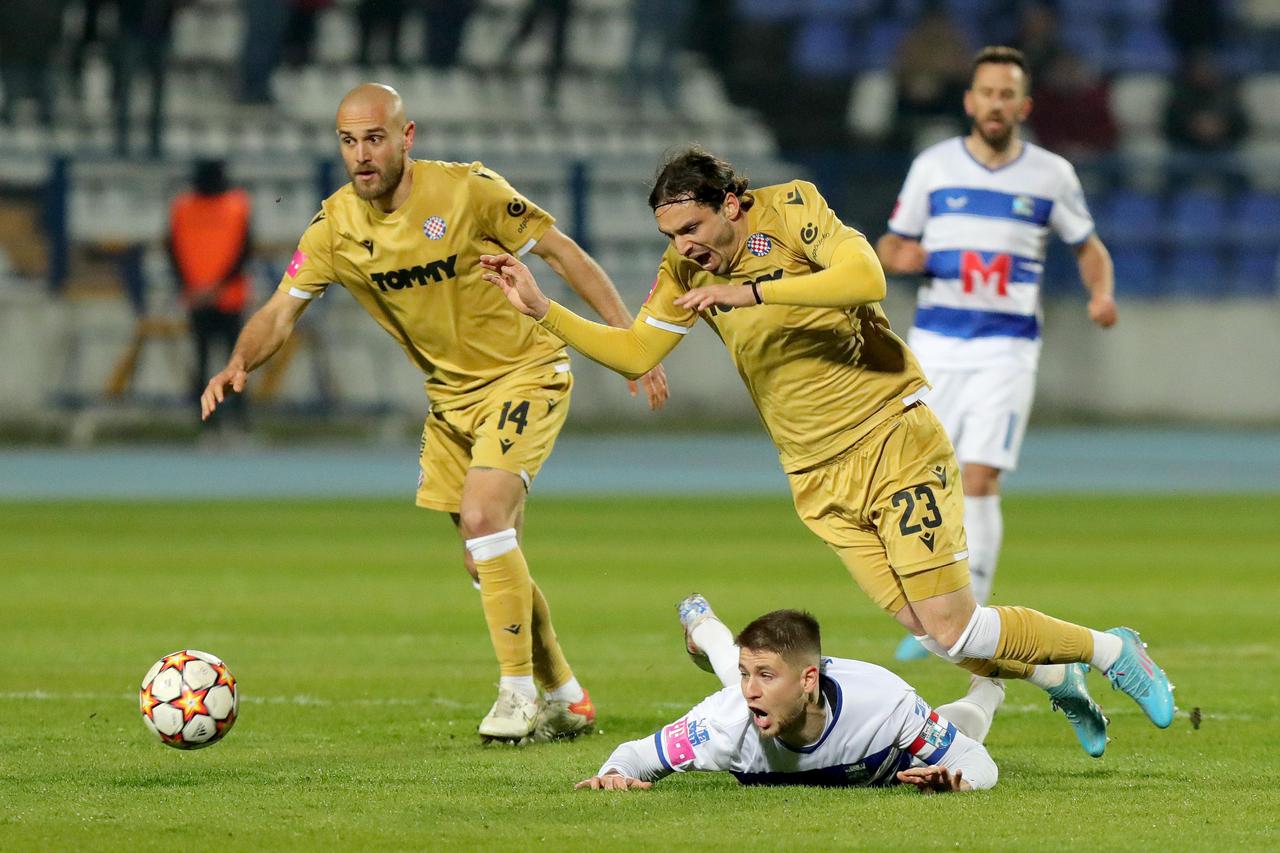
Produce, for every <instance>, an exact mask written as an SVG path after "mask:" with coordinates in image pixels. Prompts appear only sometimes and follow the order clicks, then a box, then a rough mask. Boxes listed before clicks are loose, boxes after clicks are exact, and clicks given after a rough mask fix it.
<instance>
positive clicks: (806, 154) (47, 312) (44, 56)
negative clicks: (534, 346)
mask: <svg viewBox="0 0 1280 853" xmlns="http://www.w3.org/2000/svg"><path fill="white" fill-rule="evenodd" d="M996 43H1004V44H1013V45H1015V46H1018V47H1020V48H1021V49H1022V50H1023V51H1024V52H1025V53H1026V54H1027V56H1028V58H1029V60H1030V63H1031V67H1032V71H1031V78H1032V83H1033V95H1034V100H1035V109H1034V111H1033V114H1032V117H1031V120H1030V122H1029V126H1028V127H1027V129H1026V130H1027V134H1028V136H1029V137H1030V138H1032V139H1034V140H1036V141H1038V142H1039V143H1040V144H1042V145H1044V146H1046V147H1048V148H1049V149H1051V150H1053V151H1056V152H1058V153H1061V154H1063V155H1064V156H1066V157H1067V158H1069V159H1070V160H1071V161H1072V162H1073V163H1074V164H1075V166H1076V168H1077V169H1078V171H1079V172H1080V174H1081V177H1082V179H1083V181H1084V184H1085V191H1086V194H1087V196H1088V199H1089V202H1090V206H1091V208H1092V210H1093V213H1094V215H1095V218H1096V219H1097V222H1098V230H1099V234H1100V235H1101V236H1102V238H1103V240H1104V241H1105V242H1106V243H1107V245H1108V247H1109V248H1110V249H1111V251H1112V254H1113V256H1114V259H1115V263H1116V271H1117V272H1116V276H1117V290H1118V298H1119V299H1120V303H1121V312H1122V314H1121V316H1122V321H1121V326H1120V327H1118V328H1117V330H1115V332H1114V333H1113V334H1112V335H1111V336H1110V337H1108V338H1107V339H1106V340H1105V341H1102V340H1101V339H1099V338H1097V337H1096V335H1095V334H1094V333H1092V332H1090V331H1089V330H1088V327H1087V324H1086V323H1084V321H1083V317H1082V315H1083V307H1082V301H1083V298H1082V293H1083V291H1082V290H1081V288H1080V285H1079V281H1078V278H1077V275H1076V271H1075V266H1074V262H1073V259H1072V258H1071V257H1070V256H1069V253H1067V252H1066V251H1065V250H1063V249H1062V248H1061V247H1057V248H1056V249H1055V251H1053V252H1052V253H1051V254H1050V257H1049V261H1048V263H1047V268H1046V275H1045V294H1046V299H1047V301H1048V303H1049V310H1048V312H1047V313H1048V314H1049V317H1048V325H1047V342H1046V358H1045V363H1044V368H1043V370H1042V393H1041V397H1040V400H1039V401H1038V403H1037V405H1038V406H1039V407H1040V412H1041V414H1042V415H1057V416H1060V417H1071V418H1077V419H1078V418H1083V419H1086V420H1089V419H1093V420H1098V419H1102V420H1106V419H1124V418H1141V419H1145V420H1158V421H1187V420H1191V421H1197V420H1199V421H1212V422H1221V421H1239V422H1249V423H1259V422H1261V423H1268V424H1275V423H1280V403H1277V402H1276V401H1275V397H1276V396H1277V395H1275V394H1266V393H1264V394H1261V395H1259V394H1257V393H1256V391H1257V390H1258V388H1259V387H1262V388H1263V389H1265V388H1267V387H1268V386H1269V387H1270V388H1272V389H1274V379H1273V378H1269V377H1270V372H1269V370H1268V369H1267V365H1269V364H1270V363H1272V362H1274V361H1275V360H1276V358H1277V356H1280V352H1278V351H1277V344H1276V343H1275V341H1274V339H1275V337H1276V336H1275V331H1276V325H1277V323H1276V321H1277V319H1280V312H1278V311H1277V306H1278V304H1280V300H1278V299H1277V256H1278V253H1280V237H1278V236H1277V234H1278V232H1277V227H1278V224H1280V2H1275V0H1220V2H1215V1H1214V0H1056V2H1051V0H537V2H528V1H527V0H5V2H3V3H0V89H2V95H0V365H2V366H0V431H3V434H4V435H9V436H13V437H21V438H29V437H32V436H34V437H38V438H52V439H55V440H70V441H93V440H95V439H100V438H102V437H104V436H111V435H113V434H127V435H130V436H134V437H136V436H138V435H145V434H147V433H148V432H149V431H156V432H159V433H161V434H164V435H169V434H172V433H173V432H174V431H177V432H178V433H180V434H181V433H182V432H183V431H186V430H190V431H194V430H195V429H196V425H195V418H194V409H193V408H192V407H191V405H190V402H189V401H190V394H191V387H192V385H193V384H202V383H203V377H204V376H205V375H207V373H209V372H211V370H213V369H216V366H217V365H218V364H220V363H221V359H223V358H225V355H226V346H227V344H228V342H229V340H231V339H232V338H233V336H234V333H235V330H236V329H237V328H238V322H239V319H240V318H241V317H242V316H243V315H244V313H245V312H246V311H248V310H251V308H252V306H253V305H254V304H255V303H256V302H257V301H259V300H261V299H262V298H264V297H265V295H266V294H268V293H269V292H270V290H271V289H272V288H273V287H274V285H275V283H276V281H277V280H278V278H279V274H280V271H281V270H282V269H283V266H284V263H285V262H286V260H287V258H288V256H289V254H290V253H291V252H292V250H293V247H294V245H295V242H296V239H297V237H298V235H299V234H300V233H301V231H302V229H303V228H304V227H305V225H306V223H307V222H308V221H309V219H310V218H311V216H312V215H313V214H314V212H315V210H316V209H317V206H318V204H319V201H320V199H322V198H323V197H324V196H325V195H327V194H328V193H329V192H331V191H332V190H334V189H335V188H337V187H338V186H339V185H341V183H342V182H343V181H344V179H345V176H344V174H343V172H342V168H341V165H340V162H339V161H338V158H337V157H336V145H335V141H334V136H333V129H332V127H333V126H332V122H333V112H334V108H335V105H336V103H337V100H338V98H339V97H340V96H341V94H342V93H343V92H345V91H346V90H347V89H348V88H350V87H351V86H352V85H354V84H355V83H357V82H360V81H363V80H367V79H375V80H380V81H384V82H387V83H390V84H392V85H394V86H396V87H397V88H398V89H399V90H400V91H401V92H402V94H403V95H404V97H405V101H406V105H407V107H408V111H409V114H410V116H411V117H412V118H415V119H416V120H417V121H418V126H419V138H418V145H417V148H416V149H415V153H416V154H417V155H418V156H421V157H436V158H441V159H455V160H466V161H470V160H475V159H480V160H484V161H485V162H486V163H487V164H488V165H489V166H491V167H492V168H494V169H496V170H498V171H500V172H502V173H503V174H505V175H506V176H507V177H508V178H510V179H511V180H512V182H513V183H515V185H516V186H517V187H519V188H520V189H521V190H522V191H523V192H525V193H526V194H527V195H529V196H530V197H531V198H533V199H534V200H535V201H537V202H538V203H540V204H541V205H543V206H544V207H546V208H547V209H548V210H550V211H551V212H552V213H553V214H555V215H556V216H557V217H558V218H559V219H560V222H561V225H562V226H563V227H565V229H566V230H567V231H569V232H570V233H572V234H573V235H574V236H575V237H576V238H577V239H578V240H579V242H581V243H582V244H583V245H584V246H586V247H587V248H588V249H589V250H590V251H591V252H592V253H593V254H594V255H595V256H596V257H597V259H599V260H600V261H601V263H602V264H603V265H604V266H605V268H606V269H607V270H608V271H609V272H610V273H611V274H612V275H613V276H614V278H615V280H616V282H617V283H618V286H619V289H620V290H621V291H622V293H623V296H624V299H626V300H627V302H628V303H629V305H630V306H631V307H632V308H634V307H636V306H637V304H638V303H639V301H640V299H642V298H643V294H644V292H645V291H646V290H647V287H648V284H649V282H650V281H651V280H652V273H653V269H654V268H655V266H656V263H657V259H658V256H659V254H660V252H661V250H662V247H663V243H662V240H661V238H660V237H659V235H657V234H656V231H655V229H654V227H653V223H652V217H651V215H650V213H649V211H648V210H647V208H646V206H645V202H644V198H645V192H646V190H647V186H646V180H647V178H648V177H649V176H650V175H651V173H652V171H653V168H654V166H655V165H656V163H657V161H658V159H659V157H660V156H661V154H662V152H663V151H664V150H666V149H667V148H669V147H670V146H673V145H677V144H680V143H684V142H688V141H692V140H697V141H699V142H701V143H703V144H704V145H706V146H707V147H709V148H711V149H712V150H713V151H716V152H717V153H720V154H722V155H724V156H726V157H728V158H729V159H731V160H733V161H734V162H735V163H737V164H738V165H740V166H741V167H743V168H744V169H745V171H746V172H747V173H748V174H749V175H751V176H752V178H753V181H754V183H756V184H763V183H770V182H773V181H777V180H784V179H789V178H792V177H797V176H803V177H808V178H810V179H812V180H814V181H816V182H817V183H818V184H819V186H820V187H821V188H822V190H823V191H824V193H825V194H826V196H827V198H828V200H829V201H830V202H831V204H832V206H833V207H834V208H835V210H836V211H837V212H838V213H839V214H840V215H841V217H842V218H843V219H844V220H845V221H846V222H849V223H850V224H852V225H854V226H855V227H858V228H859V229H861V230H863V231H865V232H866V233H867V234H868V236H869V237H871V238H872V239H873V240H874V239H875V238H876V237H877V236H879V234H881V233H883V231H884V223H885V220H886V219H887V217H888V214H889V211H890V210H891V208H892V206H893V200H894V196H895V194H896V192H897V190H898V188H899V186H900V185H901V182H902V178H903V176H904V175H905V172H906V168H907V165H908V164H909V163H910V160H911V158H912V157H913V156H914V154H915V153H916V152H918V151H919V150H920V149H921V148H923V147H925V146H926V145H928V144H930V143H932V142H934V141H937V140H939V139H942V138H945V137H947V136H951V135H955V134H958V133H963V132H965V130H966V129H967V124H966V120H965V117H964V114H963V110H962V106H961V99H962V95H963V92H964V89H965V86H966V84H967V81H968V76H969V68H970V65H969V63H970V60H971V57H972V55H973V53H974V52H975V51H976V50H977V48H979V47H981V46H983V45H986V44H996ZM202 265H203V266H205V267H208V266H213V267H217V268H218V269H224V270H228V272H226V274H225V275H222V276H221V277H220V278H219V280H218V281H217V282H216V286H213V287H211V286H210V284H209V281H208V275H207V271H206V270H203V269H202ZM911 296H912V288H911V282H901V283H897V284H896V285H895V288H894V291H893V294H892V295H891V299H890V300H889V303H888V307H889V308H890V313H891V316H892V317H893V319H894V322H895V325H897V326H899V327H901V328H905V326H906V325H907V322H908V319H909V310H910V301H911ZM326 301H328V302H331V303H334V304H330V305H328V306H326V308H325V309H324V310H323V311H320V312H314V311H313V312H310V313H309V314H308V318H307V321H306V323H305V324H304V329H303V332H302V334H300V335H298V336H296V338H295V339H294V340H293V341H292V342H291V346H292V347H293V349H294V350H296V352H290V353H288V354H286V357H284V358H281V359H277V360H276V361H275V362H273V363H272V366H271V370H270V371H269V372H267V373H266V374H264V375H263V376H261V377H258V378H257V380H256V382H255V388H254V394H255V399H256V401H257V405H258V407H259V408H260V409H261V411H263V412H268V413H271V412H275V413H287V414H288V415H289V416H291V417H292V416H306V415H309V414H315V415H321V416H323V419H324V420H325V422H326V423H328V424H333V423H336V422H342V421H343V419H344V418H346V419H348V420H349V423H351V424H352V425H354V426H353V428H358V429H365V428H367V426H368V425H369V424H370V423H377V424H382V425H383V427H384V428H385V429H388V430H391V431H393V432H397V431H398V430H400V428H401V425H402V424H404V423H413V422H418V421H419V419H420V415H421V411H422V408H423V402H422V395H421V390H420V385H418V383H417V380H416V379H415V376H414V372H413V369H412V368H411V366H409V365H408V364H407V363H406V362H404V360H403V358H402V356H401V355H400V354H399V353H398V352H397V351H396V350H395V349H394V345H392V344H391V342H390V341H383V340H382V339H381V338H380V337H379V336H380V334H381V333H380V332H379V330H378V329H377V328H376V327H375V326H374V325H373V324H372V323H370V322H368V320H367V318H365V317H363V316H362V315H361V314H360V312H359V309H358V308H355V307H354V306H353V305H352V304H351V303H350V300H345V301H343V300H341V299H333V300H326ZM1059 303H1061V305H1062V306H1063V307H1061V308H1059V307H1058V306H1059ZM705 337H708V338H709V337H710V336H705ZM708 345H709V346H710V347H711V348H714V347H715V346H716V345H717V344H716V342H714V341H710V342H709V344H708ZM699 346H701V345H695V346H692V347H684V348H682V350H684V351H687V352H689V353H690V354H689V355H686V356H683V358H684V359H685V361H683V362H680V365H681V369H682V371H683V376H682V375H681V372H680V371H677V372H676V374H675V377H674V380H673V384H674V386H675V394H676V397H675V398H674V400H673V408H674V412H675V414H674V417H676V418H677V419H679V418H688V419H689V420H691V421H697V422H700V423H704V422H715V423H722V422H723V423H749V422H750V421H751V420H752V419H753V418H754V415H753V413H752V412H751V410H750V406H749V403H746V402H745V399H744V398H743V397H742V396H741V395H740V394H738V393H737V392H736V391H727V390H726V387H727V386H734V385H736V379H734V378H733V377H732V374H731V373H728V372H726V371H727V370H729V368H728V367H727V365H725V364H724V362H727V360H725V359H723V358H717V357H715V356H709V357H706V358H704V357H703V356H704V355H705V351H704V350H702V349H699ZM579 361H581V360H580V359H579ZM19 365H21V366H19ZM211 365H212V366H211ZM581 371H582V374H583V376H584V378H585V380H586V384H587V388H588V389H592V388H595V387H596V386H597V385H598V388H599V390H598V392H597V391H595V390H586V391H584V392H583V393H580V394H579V395H578V401H580V402H578V401H575V408H577V409H580V410H581V411H580V412H579V414H580V415H581V417H582V418H583V419H585V422H587V423H603V422H613V421H618V420H620V419H623V418H624V417H625V415H624V414H623V412H624V411H625V410H626V409H625V407H626V406H627V401H626V400H625V394H624V392H623V390H622V388H621V385H620V383H615V382H612V380H611V379H607V378H605V377H604V376H603V375H602V374H597V373H595V372H593V368H592V367H591V366H582V367H581ZM1224 378H1225V379H1224ZM240 415H241V417H240V421H239V422H240V423H241V425H242V428H244V429H247V428H248V424H249V423H250V422H249V420H248V419H247V417H246V416H245V415H244V413H243V411H242V412H241V413H240ZM230 420H232V421H233V422H234V421H235V420H236V419H230ZM266 420H269V418H268V419H266ZM113 430H114V431H115V433H113ZM397 434H399V433H398V432H397Z"/></svg>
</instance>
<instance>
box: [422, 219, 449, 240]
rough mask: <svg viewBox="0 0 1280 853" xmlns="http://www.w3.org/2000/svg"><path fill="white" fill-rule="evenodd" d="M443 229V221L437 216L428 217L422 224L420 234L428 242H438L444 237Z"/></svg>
mask: <svg viewBox="0 0 1280 853" xmlns="http://www.w3.org/2000/svg"><path fill="white" fill-rule="evenodd" d="M445 228H446V226H445V224H444V220H443V219H441V218H440V217H439V216H432V217H429V218H428V219H427V220H426V221H425V222H423V223H422V233H423V234H425V235H426V237H427V239H428V240H439V239H440V238H441V237H443V236H444V232H445Z"/></svg>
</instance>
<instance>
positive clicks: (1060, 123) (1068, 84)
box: [1031, 50, 1117, 158]
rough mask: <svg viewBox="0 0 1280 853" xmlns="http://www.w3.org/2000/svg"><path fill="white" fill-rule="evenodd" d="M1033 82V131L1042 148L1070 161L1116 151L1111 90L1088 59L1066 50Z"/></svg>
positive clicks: (1033, 79)
mask: <svg viewBox="0 0 1280 853" xmlns="http://www.w3.org/2000/svg"><path fill="white" fill-rule="evenodd" d="M1031 83H1032V87H1033V93H1034V98H1033V100H1032V103H1033V105H1034V108H1033V109H1032V111H1031V128H1032V130H1034V131H1035V134H1036V138H1037V140H1038V141H1039V142H1040V144H1041V145H1043V146H1044V147H1046V148H1048V149H1049V150H1051V151H1054V152H1056V153H1058V154H1062V155H1064V156H1066V157H1067V158H1071V157H1074V156H1080V155H1087V154H1097V153H1100V152H1103V151H1110V150H1111V149H1113V148H1115V145H1116V137H1117V130H1116V122H1115V119H1114V117H1112V115H1111V100H1110V97H1111V93H1110V90H1109V88H1108V86H1107V83H1106V81H1105V80H1103V79H1102V77H1101V75H1100V74H1099V73H1098V72H1097V71H1096V70H1094V69H1093V68H1090V67H1089V65H1088V63H1086V62H1085V61H1084V59H1082V58H1081V57H1079V56H1077V55H1076V54H1074V53H1072V52H1071V51H1068V50H1063V51H1061V52H1059V53H1058V54H1057V55H1056V56H1055V57H1054V58H1053V59H1052V60H1051V61H1050V62H1049V65H1048V66H1047V67H1046V68H1045V70H1044V73H1043V76H1042V77H1041V78H1040V79H1039V81H1037V79H1036V78H1035V77H1032V78H1031Z"/></svg>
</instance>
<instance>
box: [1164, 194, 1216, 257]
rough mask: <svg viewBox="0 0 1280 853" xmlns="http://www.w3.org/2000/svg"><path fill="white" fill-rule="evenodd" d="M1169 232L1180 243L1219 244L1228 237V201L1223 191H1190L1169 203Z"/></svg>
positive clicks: (1174, 240)
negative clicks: (1223, 195)
mask: <svg viewBox="0 0 1280 853" xmlns="http://www.w3.org/2000/svg"><path fill="white" fill-rule="evenodd" d="M1166 229H1167V230H1166V235H1167V237H1168V238H1169V240H1170V241H1172V242H1175V243H1177V244H1178V245H1179V246H1186V247H1191V246H1200V247H1209V246H1216V245H1217V244H1219V243H1221V242H1223V241H1224V240H1225V239H1226V237H1227V233H1228V232H1227V203H1226V200H1225V199H1224V198H1223V197H1222V195H1221V194H1219V193H1215V192H1208V191H1205V190H1188V191H1187V192H1184V193H1180V194H1178V195H1176V196H1174V197H1173V199H1172V200H1171V201H1170V202H1169V218H1168V220H1167V225H1166Z"/></svg>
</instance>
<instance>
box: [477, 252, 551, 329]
mask: <svg viewBox="0 0 1280 853" xmlns="http://www.w3.org/2000/svg"><path fill="white" fill-rule="evenodd" d="M480 265H481V266H482V267H484V268H485V270H486V272H485V274H484V280H485V281H487V282H489V283H490V284H492V285H494V286H495V287H499V288H501V289H502V292H503V293H504V294H505V295H506V297H507V299H508V300H509V301H510V302H511V304H512V305H514V306H515V308H516V310H517V311H519V312H520V313H521V314H525V315H527V316H529V317H532V318H533V319H535V320H541V319H542V318H543V317H545V316H547V311H549V310H550V309H551V300H549V299H547V297H546V296H545V295H544V294H543V292H542V291H541V290H540V289H539V288H538V282H537V281H536V280H535V279H534V277H533V273H532V272H530V271H529V268H528V267H527V266H525V265H524V264H523V263H521V262H520V261H518V260H516V259H515V258H514V257H512V256H511V255H508V254H501V255H481V256H480Z"/></svg>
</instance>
